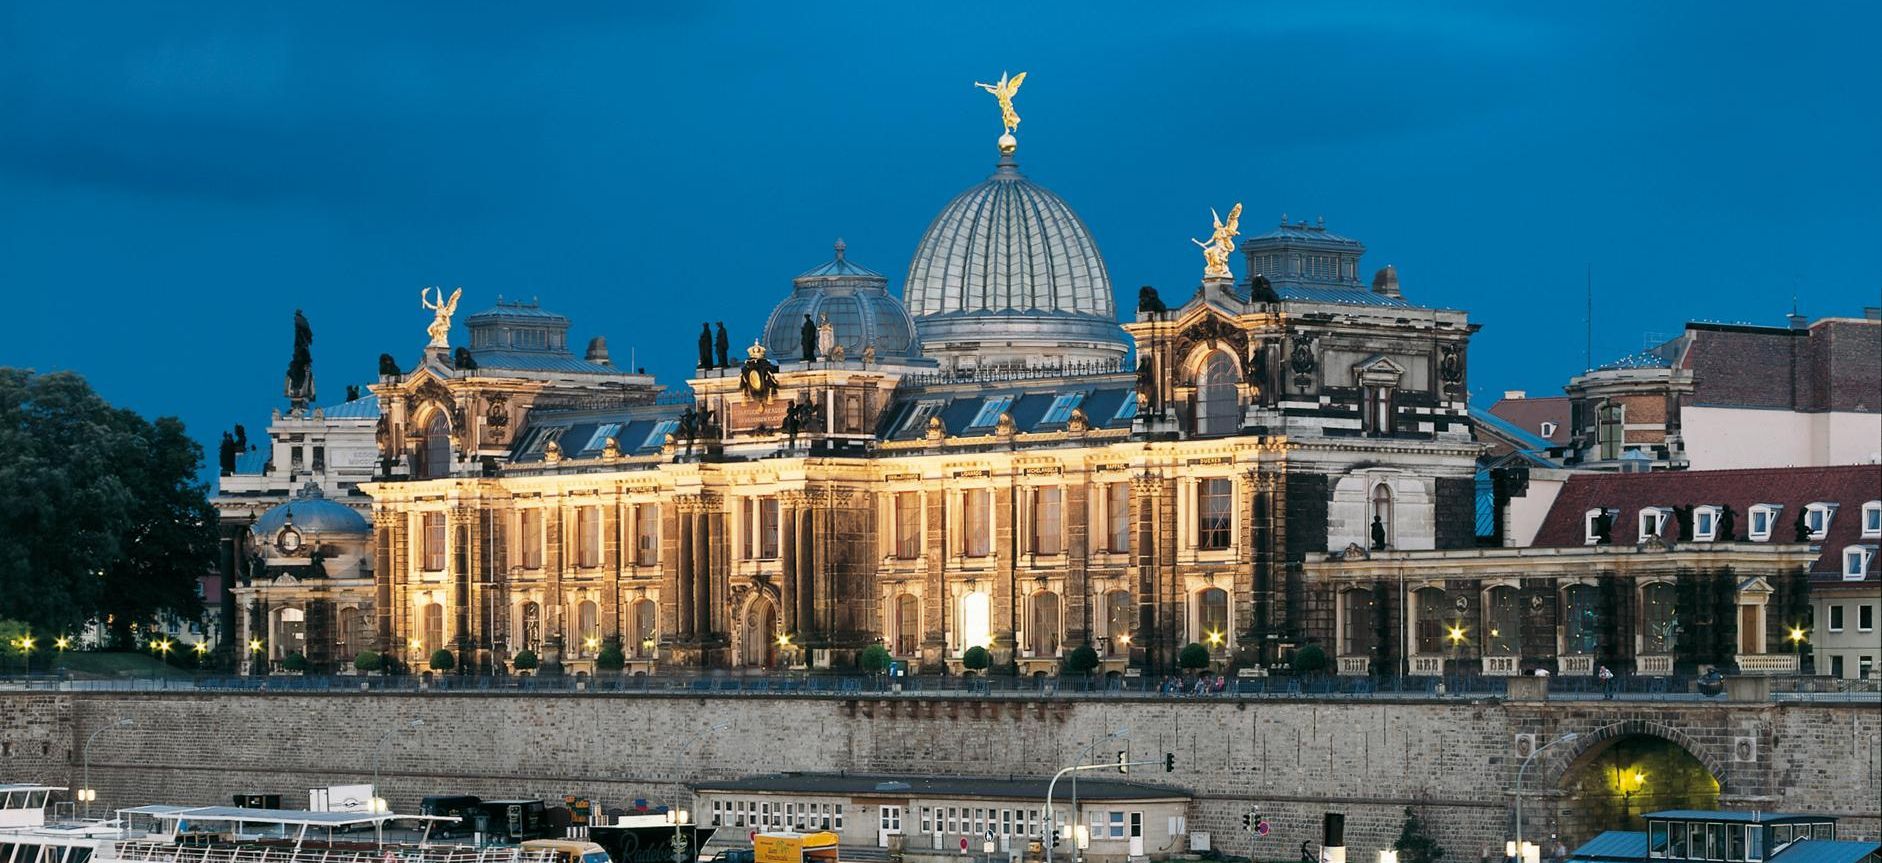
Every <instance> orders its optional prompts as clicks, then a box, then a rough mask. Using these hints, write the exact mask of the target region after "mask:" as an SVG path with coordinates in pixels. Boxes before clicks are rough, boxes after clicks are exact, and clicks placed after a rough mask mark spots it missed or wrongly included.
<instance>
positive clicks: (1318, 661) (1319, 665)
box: [1294, 644, 1327, 677]
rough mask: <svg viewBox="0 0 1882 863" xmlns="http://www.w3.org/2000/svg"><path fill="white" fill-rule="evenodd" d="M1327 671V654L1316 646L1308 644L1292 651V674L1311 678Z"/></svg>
mask: <svg viewBox="0 0 1882 863" xmlns="http://www.w3.org/2000/svg"><path fill="white" fill-rule="evenodd" d="M1325 670H1327V652H1326V651H1325V650H1322V649H1321V648H1320V645H1318V644H1309V645H1307V646H1305V647H1302V648H1300V649H1299V650H1296V651H1294V673H1295V674H1301V675H1306V676H1309V677H1311V676H1313V675H1315V674H1319V673H1320V672H1322V671H1325Z"/></svg>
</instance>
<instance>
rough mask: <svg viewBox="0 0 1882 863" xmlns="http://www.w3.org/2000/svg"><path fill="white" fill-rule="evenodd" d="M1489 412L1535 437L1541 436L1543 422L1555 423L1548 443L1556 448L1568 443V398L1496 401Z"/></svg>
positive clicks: (1543, 397) (1551, 397)
mask: <svg viewBox="0 0 1882 863" xmlns="http://www.w3.org/2000/svg"><path fill="white" fill-rule="evenodd" d="M1490 412H1491V413H1493V414H1496V415H1497V416H1500V417H1502V418H1504V419H1506V420H1509V421H1510V422H1511V423H1512V424H1514V425H1516V426H1517V427H1518V428H1521V429H1522V430H1524V431H1526V432H1529V433H1530V434H1532V435H1535V436H1537V437H1542V436H1543V435H1542V423H1543V422H1544V421H1547V422H1552V423H1555V434H1552V435H1549V436H1548V441H1549V443H1552V444H1555V445H1557V446H1561V445H1562V444H1565V443H1568V431H1569V429H1568V412H1569V407H1568V396H1542V397H1539V398H1521V399H1498V400H1497V403H1496V404H1493V405H1491V406H1490Z"/></svg>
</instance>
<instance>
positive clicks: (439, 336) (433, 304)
mask: <svg viewBox="0 0 1882 863" xmlns="http://www.w3.org/2000/svg"><path fill="white" fill-rule="evenodd" d="M433 292H436V297H437V298H436V299H433V298H432V296H433ZM461 296H464V289H463V288H458V289H457V290H455V291H452V292H451V298H450V299H448V300H447V299H445V298H444V289H443V288H441V287H437V286H435V285H434V286H432V287H429V288H419V289H418V304H419V305H421V306H424V307H425V308H426V309H428V310H430V311H432V312H435V313H436V314H434V315H433V316H432V318H431V326H428V327H426V328H425V332H426V333H427V334H429V335H430V336H431V343H430V344H428V345H426V347H432V348H448V347H450V346H451V316H452V315H454V314H457V300H458V298H459V297H461Z"/></svg>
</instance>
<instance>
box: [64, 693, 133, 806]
mask: <svg viewBox="0 0 1882 863" xmlns="http://www.w3.org/2000/svg"><path fill="white" fill-rule="evenodd" d="M136 724H137V723H136V722H133V721H131V719H130V717H125V718H123V719H119V720H118V721H116V722H113V723H111V724H110V725H106V726H103V727H101V728H99V729H98V730H96V731H93V732H92V733H91V736H90V737H87V738H85V748H84V750H83V751H82V752H81V753H80V754H81V756H82V760H83V762H84V764H85V774H84V777H83V781H82V782H81V784H82V785H83V787H81V788H80V789H79V790H78V791H79V796H80V797H83V798H84V803H85V817H86V818H90V817H91V802H92V801H93V800H97V799H98V792H97V790H95V789H93V788H92V787H91V742H92V741H94V740H97V739H98V735H100V734H103V733H105V732H107V731H110V730H111V729H113V728H129V727H131V726H133V725H136Z"/></svg>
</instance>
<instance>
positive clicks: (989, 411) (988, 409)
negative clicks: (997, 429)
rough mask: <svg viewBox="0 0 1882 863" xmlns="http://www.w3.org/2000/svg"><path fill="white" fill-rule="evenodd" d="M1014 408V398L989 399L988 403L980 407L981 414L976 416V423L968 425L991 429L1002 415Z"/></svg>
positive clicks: (997, 397)
mask: <svg viewBox="0 0 1882 863" xmlns="http://www.w3.org/2000/svg"><path fill="white" fill-rule="evenodd" d="M1012 406H1013V397H1012V396H995V397H993V398H990V399H987V401H986V403H985V404H982V405H981V406H980V412H979V413H977V414H974V421H973V422H971V423H968V424H967V427H968V428H991V427H992V426H993V425H994V424H995V423H997V422H999V421H1000V414H1003V413H1006V409H1007V408H1010V407H1012Z"/></svg>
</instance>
